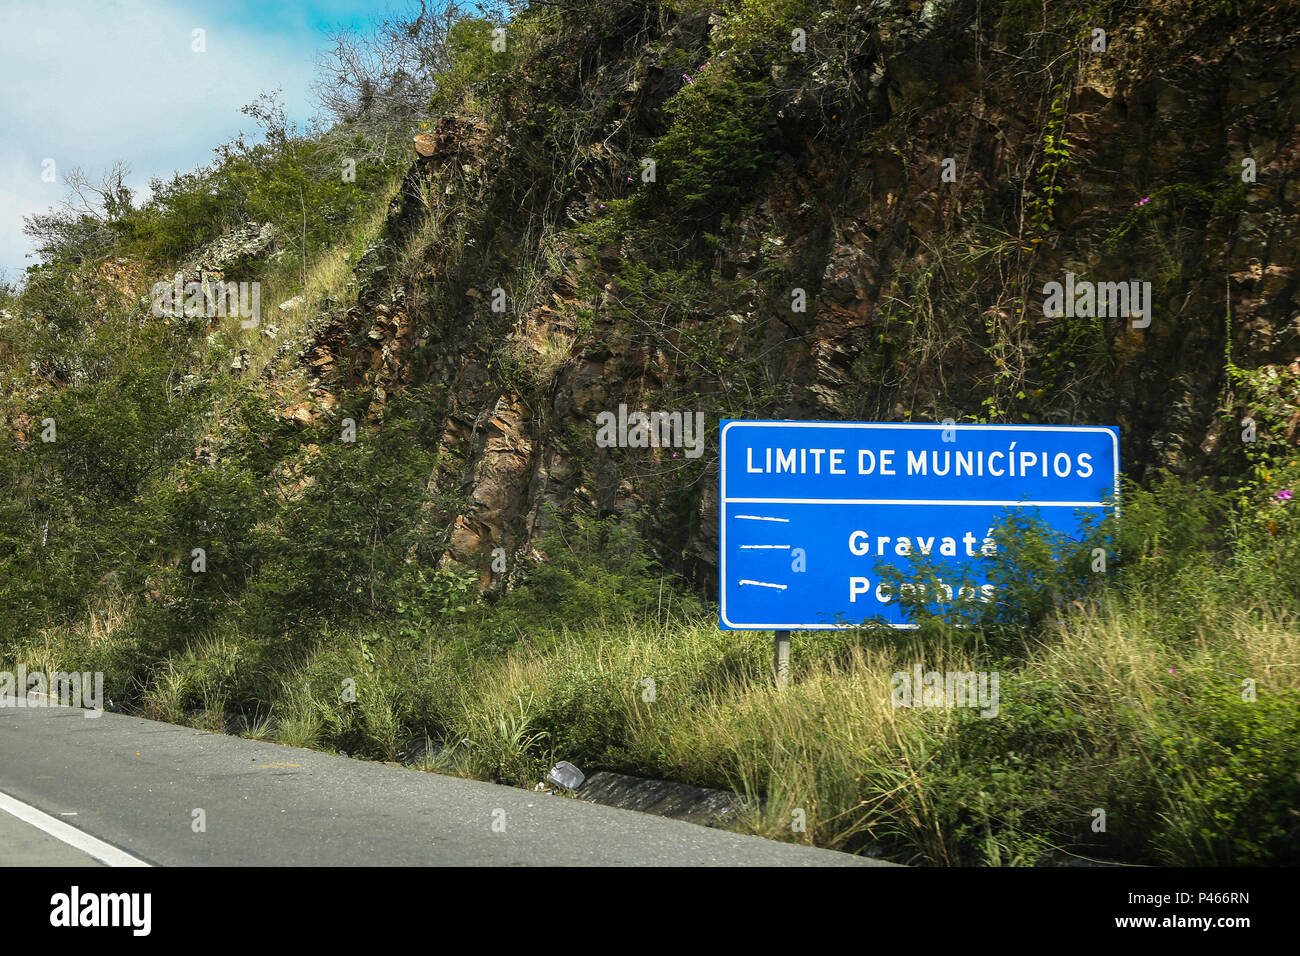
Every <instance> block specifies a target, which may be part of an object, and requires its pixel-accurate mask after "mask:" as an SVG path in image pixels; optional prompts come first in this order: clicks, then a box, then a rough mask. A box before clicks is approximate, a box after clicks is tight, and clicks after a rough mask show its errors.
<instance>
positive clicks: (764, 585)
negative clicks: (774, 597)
mask: <svg viewBox="0 0 1300 956" xmlns="http://www.w3.org/2000/svg"><path fill="white" fill-rule="evenodd" d="M746 584H757V585H758V586H759V587H760V588H776V589H777V590H779V591H784V590H785V585H784V584H768V583H767V582H766V581H741V582H740V586H741V587H744V586H745V585H746Z"/></svg>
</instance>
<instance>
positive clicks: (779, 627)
mask: <svg viewBox="0 0 1300 956" xmlns="http://www.w3.org/2000/svg"><path fill="white" fill-rule="evenodd" d="M736 425H739V426H742V427H744V428H791V427H797V428H868V429H871V428H884V429H889V428H909V429H913V430H923V431H933V430H934V429H936V428H938V429H941V430H944V429H953V430H956V431H988V432H993V431H1007V430H1010V429H1015V430H1017V431H1027V432H1071V433H1074V434H1078V433H1081V432H1104V433H1106V434H1107V435H1109V436H1110V438H1111V444H1112V446H1113V450H1114V457H1113V460H1114V462H1115V474H1114V478H1113V480H1112V483H1111V487H1112V488H1113V489H1114V490H1115V491H1116V492H1117V493H1118V491H1119V433H1118V432H1117V431H1115V430H1114V429H1111V428H1104V427H1102V426H1100V425H970V424H966V425H959V424H956V423H953V424H951V425H945V424H943V423H942V422H936V423H933V424H932V423H928V422H918V423H916V424H912V423H910V422H801V421H784V422H783V421H755V422H746V421H730V422H727V424H725V425H724V426H722V431H721V432H720V433H719V435H718V478H719V485H718V618H719V620H721V621H722V623H723V624H725V625H726V626H727V627H729V628H733V629H735V630H746V631H812V630H816V631H843V630H849V629H851V626H850V627H845V626H844V625H840V624H733V623H732V622H731V621H730V620H729V619H728V618H727V505H728V504H841V505H854V504H856V505H995V506H1001V507H1012V506H1015V505H1033V506H1034V507H1038V508H1052V507H1057V508H1100V507H1104V506H1105V502H1101V501H970V500H966V501H947V500H924V499H916V498H907V499H887V498H875V499H873V498H728V497H727V469H726V461H727V432H728V430H730V429H731V428H732V427H733V426H736ZM916 626H917V625H915V624H891V625H890V627H891V628H893V629H895V630H914V629H915V628H916Z"/></svg>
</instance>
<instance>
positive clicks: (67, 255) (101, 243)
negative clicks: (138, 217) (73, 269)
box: [23, 160, 135, 263]
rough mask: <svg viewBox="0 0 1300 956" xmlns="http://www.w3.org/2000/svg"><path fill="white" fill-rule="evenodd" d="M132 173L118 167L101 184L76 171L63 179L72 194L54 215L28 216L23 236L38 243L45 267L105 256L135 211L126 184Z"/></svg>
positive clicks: (120, 163) (122, 164) (52, 211)
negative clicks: (25, 235) (58, 262)
mask: <svg viewBox="0 0 1300 956" xmlns="http://www.w3.org/2000/svg"><path fill="white" fill-rule="evenodd" d="M130 175H131V170H130V168H129V167H128V166H127V165H126V163H125V162H123V161H122V160H118V161H116V162H115V163H113V165H112V166H110V167H109V169H108V170H107V171H106V172H104V174H103V175H102V176H101V177H100V178H99V179H97V180H96V179H92V178H91V177H90V176H89V175H87V174H86V172H85V171H84V170H83V169H81V168H80V167H76V166H74V167H73V168H72V169H70V170H68V172H67V174H66V175H65V176H64V177H63V182H64V185H65V186H67V188H68V193H67V195H66V196H65V197H64V199H63V201H62V202H61V203H60V204H59V205H58V206H55V207H52V208H51V209H50V211H49V212H46V213H36V214H35V215H32V216H24V217H23V232H24V233H26V234H27V236H28V237H29V238H31V239H32V240H33V241H34V242H35V243H36V255H38V256H39V257H40V258H41V261H42V262H45V263H50V262H56V261H65V262H84V261H86V260H87V259H94V258H98V257H100V256H103V255H105V254H106V253H107V252H108V250H109V249H110V248H111V247H112V245H113V243H114V241H115V240H116V239H117V237H118V236H119V235H120V233H121V229H122V226H123V223H124V222H125V220H126V217H127V216H128V215H129V214H130V213H131V212H132V211H133V210H134V208H135V207H134V206H133V205H132V201H133V199H134V194H133V193H132V191H131V189H130V187H129V186H127V185H126V180H127V178H128V177H129V176H130Z"/></svg>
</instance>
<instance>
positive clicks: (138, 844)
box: [0, 702, 888, 866]
mask: <svg viewBox="0 0 1300 956" xmlns="http://www.w3.org/2000/svg"><path fill="white" fill-rule="evenodd" d="M10 703H11V702H10ZM24 808H25V809H24ZM196 811H202V812H201V814H199V813H196ZM15 814H17V815H15ZM24 817H25V818H26V819H24ZM200 820H201V821H202V823H203V826H202V828H200V827H199V826H198V823H199V821H200ZM61 827H66V828H68V829H60V828H61ZM47 831H54V833H56V834H57V833H62V834H63V836H64V839H59V838H58V837H57V836H56V835H51V833H50V832H47ZM79 835H80V836H79ZM68 841H73V844H74V845H69V842H68ZM101 841H102V842H101ZM120 851H125V853H122V852H120ZM132 858H134V861H138V863H142V864H148V865H156V866H300V865H308V866H354V865H365V866H373V865H396V866H417V865H454V866H547V865H583V866H840V865H888V864H882V863H880V862H879V861H875V860H870V859H866V858H861V857H854V856H850V855H848V854H843V853H836V852H833V851H830V850H819V849H814V848H811V847H803V846H796V845H793V844H784V843H776V842H774V841H770V840H764V839H760V838H757V837H748V836H741V835H738V834H733V833H727V832H725V831H721V830H714V829H710V828H707V827H702V826H696V825H694V824H690V823H683V822H680V821H676V820H667V819H663V818H661V817H655V816H649V815H646V814H641V813H636V812H633V811H629V810H619V809H615V808H612V807H601V806H596V805H593V804H589V803H584V802H582V801H580V800H572V799H568V798H565V797H561V796H552V795H548V794H544V793H532V792H529V791H526V790H518V789H515V788H513V787H504V786H498V785H496V784H490V783H481V782H479V781H474V780H462V779H460V778H457V777H446V776H440V775H437V774H430V773H422V772H420V771H416V770H407V769H404V768H399V767H390V766H386V765H383V764H376V763H368V762H365V761H360V760H352V759H349V758H346V757H337V756H333V755H330V754H322V753H316V752H314V751H310V750H299V749H297V748H294V747H282V746H279V745H277V744H269V743H261V742H258V741H253V740H244V739H241V738H238V737H228V736H225V735H222V734H210V733H205V732H202V731H196V730H193V729H192V728H188V727H177V726H174V725H171V724H161V723H156V722H154V721H151V720H143V719H141V718H138V717H126V716H123V715H121V714H112V713H104V714H101V715H100V716H99V717H95V718H87V717H86V716H85V712H84V711H80V710H73V709H70V708H62V707H36V708H15V707H11V706H0V865H20V866H30V865H39V864H54V865H68V864H74V865H75V864H78V863H84V864H87V865H97V864H98V863H99V862H101V861H102V862H105V863H108V864H109V865H130V864H131V863H132V862H133V861H132Z"/></svg>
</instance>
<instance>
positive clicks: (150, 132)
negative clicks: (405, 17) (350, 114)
mask: <svg viewBox="0 0 1300 956" xmlns="http://www.w3.org/2000/svg"><path fill="white" fill-rule="evenodd" d="M407 6H409V4H407V3H404V2H401V0H393V2H388V3H375V2H370V3H367V2H364V0H310V2H302V3H278V2H275V0H224V2H223V0H215V2H203V0H195V2H185V0H173V2H163V0H102V2H99V3H92V2H85V0H58V2H55V3H51V2H50V0H4V2H3V3H0V270H3V271H4V273H5V274H6V275H7V277H8V278H10V279H11V280H12V279H16V278H19V277H20V276H21V274H22V272H23V270H24V269H25V268H26V266H28V265H31V264H33V263H34V262H35V260H34V259H31V258H25V254H26V253H28V252H30V244H29V243H28V240H27V237H26V236H24V235H23V232H22V218H23V216H24V215H31V214H32V213H34V212H44V211H45V210H46V209H48V208H49V207H50V206H52V205H55V204H56V203H57V202H58V201H59V200H60V199H61V198H62V197H63V195H64V192H65V190H64V186H63V177H64V174H65V172H66V171H67V170H68V169H70V168H72V167H75V166H79V167H81V168H83V169H84V170H86V172H87V173H88V174H90V175H91V176H92V178H94V177H95V176H96V175H97V174H98V173H100V172H102V171H103V170H104V169H106V168H107V167H109V166H110V165H111V164H112V163H113V161H114V160H118V159H121V160H124V161H125V162H126V163H127V164H128V165H129V166H130V168H131V171H132V175H131V178H130V180H129V183H130V185H131V186H132V187H133V188H135V189H136V190H137V195H141V194H145V193H147V187H148V182H149V180H150V179H151V178H153V177H155V176H158V177H163V178H166V177H169V176H170V175H171V173H172V172H174V171H178V170H179V171H185V170H190V169H194V168H195V167H197V166H200V165H203V164H205V163H207V162H209V161H210V160H211V159H212V149H213V147H215V146H217V145H218V144H220V143H223V142H226V141H228V140H230V139H231V138H233V137H234V136H235V135H236V134H237V133H238V132H240V131H241V130H242V131H244V132H245V133H248V134H253V133H255V132H256V126H255V124H254V123H253V121H252V120H251V119H249V118H248V117H246V116H244V115H242V114H241V113H240V108H241V107H243V106H244V105H245V104H247V103H249V102H252V101H253V100H254V99H255V98H256V97H257V95H258V94H259V93H261V92H263V91H272V90H277V89H279V90H283V98H284V103H285V108H286V112H287V113H288V115H289V117H290V118H291V119H293V120H296V121H297V122H298V123H300V124H301V123H302V122H304V121H305V120H307V119H308V118H309V117H310V116H311V115H312V114H313V112H314V110H315V105H314V101H313V99H312V95H311V89H310V87H311V80H312V76H313V72H314V68H313V64H314V62H315V57H316V53H317V51H318V50H321V49H323V48H324V47H326V46H328V42H327V40H326V32H327V30H328V29H330V28H331V27H334V26H338V25H350V26H355V27H364V26H366V25H367V24H369V23H370V22H371V21H373V20H375V19H380V18H382V17H383V16H384V15H385V14H386V13H388V12H390V11H392V10H394V9H399V10H400V9H405V8H406V7H407ZM195 30H203V31H204V33H205V35H204V41H205V46H206V50H205V52H202V53H198V52H195V51H194V50H193V46H194V33H193V31H195ZM46 160H53V161H54V164H53V170H54V173H55V176H56V182H53V183H50V182H45V181H43V180H42V169H43V168H49V167H48V164H45V161H46ZM43 164H45V165H43Z"/></svg>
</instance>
